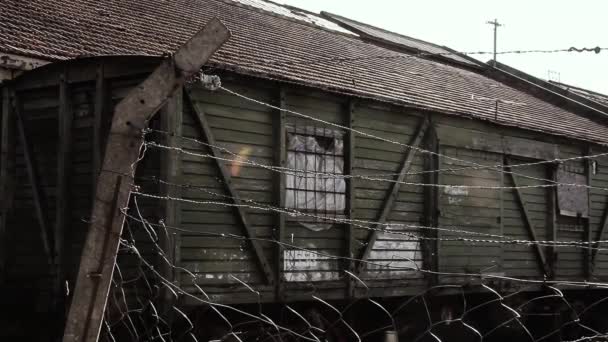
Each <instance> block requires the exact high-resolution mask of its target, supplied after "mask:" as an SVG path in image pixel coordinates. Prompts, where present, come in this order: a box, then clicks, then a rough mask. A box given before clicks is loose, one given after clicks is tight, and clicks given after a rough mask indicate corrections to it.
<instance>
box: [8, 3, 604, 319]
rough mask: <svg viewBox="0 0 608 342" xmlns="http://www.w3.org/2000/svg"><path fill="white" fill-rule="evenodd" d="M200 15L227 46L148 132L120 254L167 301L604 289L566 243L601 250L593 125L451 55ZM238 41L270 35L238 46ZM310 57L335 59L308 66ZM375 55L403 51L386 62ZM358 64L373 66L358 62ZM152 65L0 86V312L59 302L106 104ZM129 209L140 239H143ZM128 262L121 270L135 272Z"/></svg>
mask: <svg viewBox="0 0 608 342" xmlns="http://www.w3.org/2000/svg"><path fill="white" fill-rule="evenodd" d="M208 3H209V5H213V6H215V7H214V9H213V10H210V11H207V10H206V9H197V11H199V12H200V13H199V14H200V18H208V17H210V16H211V14H213V15H217V14H218V13H219V17H220V19H222V20H223V21H225V23H226V25H227V26H228V27H229V28H230V29H231V30H232V31H233V37H234V40H232V41H231V42H229V44H228V45H227V46H226V47H225V48H223V49H222V50H220V51H219V53H218V55H217V56H216V57H214V59H213V61H212V63H210V64H209V65H208V67H207V68H205V70H204V71H205V74H214V75H217V76H219V79H220V80H221V87H220V88H219V89H215V90H208V89H206V88H205V87H204V86H203V84H202V83H201V82H192V83H191V84H189V85H188V86H186V87H183V88H180V89H177V90H176V92H175V95H174V96H173V97H172V99H171V100H170V101H169V103H168V104H167V105H166V106H165V107H163V108H162V109H161V110H160V111H159V114H158V115H157V118H156V119H155V120H153V121H151V122H150V130H145V134H146V141H147V143H146V145H145V147H146V148H145V153H143V159H142V160H141V161H140V162H139V163H138V165H137V169H138V171H137V176H136V177H135V179H134V180H132V181H133V182H134V188H133V191H134V198H135V199H136V200H137V203H135V202H132V204H131V205H130V211H129V213H128V215H130V216H131V218H130V219H129V220H128V223H127V225H128V226H129V227H130V228H129V229H127V230H126V231H127V232H126V233H125V234H132V235H130V236H128V237H127V236H126V237H125V239H127V240H129V239H134V240H136V241H138V243H139V245H137V246H138V247H137V248H138V251H139V252H140V254H138V255H136V258H135V259H137V258H140V257H143V258H144V259H145V260H148V261H149V262H150V263H151V264H152V265H155V266H156V267H158V268H159V270H160V271H159V272H161V273H162V276H163V277H165V278H166V280H169V281H170V282H171V283H172V284H174V285H175V286H176V287H178V288H180V289H182V290H183V291H184V293H185V294H182V295H180V296H179V303H180V305H185V306H187V305H197V304H201V302H200V297H201V291H204V293H205V294H206V295H207V296H208V298H206V299H205V300H209V301H212V302H215V303H223V304H245V303H257V302H258V301H262V302H268V303H275V302H286V301H287V302H296V301H310V300H311V298H312V296H313V295H314V296H315V297H318V298H321V299H323V300H344V299H348V298H353V297H355V298H356V297H363V296H371V297H381V298H403V297H408V296H415V295H417V294H420V293H423V292H425V291H426V290H428V289H429V288H432V287H433V286H436V285H441V284H456V285H459V286H461V285H465V284H471V285H475V284H480V283H482V282H483V283H487V284H491V286H492V287H493V288H496V289H500V290H516V289H520V288H522V287H527V286H529V285H530V283H532V284H542V283H543V282H544V281H548V282H550V281H553V280H556V281H567V282H570V283H571V285H572V286H573V288H578V287H575V286H574V285H581V284H583V283H585V282H589V283H593V282H595V281H598V282H601V281H602V280H603V279H604V278H605V276H606V272H608V270H607V269H606V267H608V264H607V262H608V259H607V257H606V253H605V252H603V251H602V250H601V249H589V248H580V247H581V246H582V247H585V246H587V247H588V246H594V247H599V242H597V243H595V244H592V242H593V241H600V240H602V238H603V235H604V229H605V226H606V221H607V220H606V218H607V213H608V211H607V210H606V208H607V205H608V201H607V198H608V197H607V195H608V193H606V191H605V189H606V188H608V184H607V183H608V157H606V156H604V155H600V156H597V157H594V158H586V157H585V156H589V155H594V154H600V153H603V152H605V148H604V145H605V144H606V143H608V138H607V137H608V135H607V133H608V127H607V126H606V125H605V123H604V122H602V120H603V119H602V118H601V117H599V116H598V117H597V118H594V117H589V116H587V115H585V116H583V115H579V114H578V113H574V112H572V111H569V110H567V109H564V108H562V107H560V106H559V105H558V104H557V103H556V104H552V103H551V102H549V101H545V100H543V99H540V98H539V97H537V96H533V95H530V94H528V93H527V92H525V90H522V89H521V87H520V86H519V84H517V85H513V86H511V85H509V84H506V83H504V82H503V83H501V82H498V81H496V80H494V79H493V78H491V77H488V76H486V75H484V71H483V70H481V69H478V67H477V66H475V65H468V64H467V63H469V62H467V61H466V60H465V61H464V62H463V61H447V62H446V61H440V62H437V61H434V60H429V59H425V58H418V57H412V55H408V54H406V53H403V52H395V51H393V50H389V49H388V48H386V47H384V46H381V45H377V44H373V43H370V42H368V41H366V40H365V39H362V38H361V37H359V36H357V35H354V34H352V33H348V32H346V33H345V32H337V31H336V30H337V29H334V28H330V29H328V28H324V27H318V26H315V25H316V24H314V23H313V24H311V23H302V22H299V21H298V20H299V19H297V20H295V19H289V18H282V17H280V16H279V17H277V16H276V15H269V14H267V13H264V12H260V11H258V10H254V9H251V8H248V7H243V6H234V7H232V6H233V5H231V4H229V3H227V2H223V1H209V2H208ZM197 13H198V12H197ZM171 15H177V16H179V15H178V14H175V13H172V14H171ZM141 20H148V19H146V18H144V19H141ZM201 20H202V19H201ZM241 21H251V22H256V23H264V24H265V25H257V26H255V25H253V26H248V28H247V29H245V28H244V26H246V25H244V24H242V23H241ZM294 25H295V26H296V29H294V28H293V26H294ZM151 26H153V25H151ZM187 31H188V30H184V31H181V33H180V34H185V33H184V32H187ZM279 31H283V32H287V34H288V35H289V37H287V38H290V39H291V40H289V39H286V40H285V41H288V43H284V40H281V39H278V38H276V37H275V36H274V34H275V33H276V32H279ZM256 37H267V38H268V39H275V38H276V39H277V40H273V44H272V45H269V46H265V47H259V46H253V45H255V44H253V45H251V46H250V45H249V44H250V41H255V39H256ZM284 38H285V37H284ZM290 44H296V45H297V46H295V47H294V46H289V45H290ZM319 44H320V45H319ZM169 45H171V44H168V45H162V44H161V45H160V46H161V47H155V48H157V49H161V48H164V47H167V46H169ZM315 46H317V47H318V46H323V48H324V49H325V50H324V51H326V52H327V54H328V55H331V56H341V57H340V59H339V60H338V61H337V62H333V61H327V60H323V58H322V57H323V56H321V55H314V54H312V55H309V54H308V52H307V51H310V50H311V47H315ZM248 48H249V49H251V50H247V49H248ZM286 49H291V50H289V51H292V54H291V55H289V54H283V53H281V52H284V51H287V50H286ZM248 51H249V52H248ZM252 51H253V52H252ZM294 51H295V52H294ZM297 51H300V52H299V53H300V55H297V53H298V52H297ZM155 52H158V51H156V50H155ZM254 52H258V53H257V54H256V53H254ZM99 54H101V53H99ZM148 54H153V52H151V51H148ZM294 54H295V57H294ZM343 54H344V55H346V56H343ZM393 55H398V56H401V57H403V58H388V59H386V57H387V56H388V57H390V56H393ZM366 56H367V57H368V58H374V56H375V57H378V56H379V57H384V58H383V59H382V60H383V62H382V64H377V65H373V66H371V67H370V65H369V64H368V63H369V62H368V59H366V58H365V57H366ZM273 58H274V59H273ZM348 58H350V61H349V60H348ZM358 58H359V59H358ZM269 61H271V62H273V63H274V64H273V63H269ZM302 61H303V62H302ZM307 61H309V62H310V61H313V62H314V63H315V64H314V66H313V67H311V65H309V64H307V63H306V62H307ZM159 62H160V58H156V57H149V56H148V57H145V56H123V57H120V56H113V57H109V56H106V57H91V58H80V59H75V60H68V61H63V62H56V63H52V64H49V65H46V66H43V67H40V68H38V69H35V70H33V71H29V72H26V73H24V74H23V75H21V76H19V77H18V78H16V79H15V80H13V81H10V82H5V83H3V84H2V87H1V90H2V121H1V125H2V126H1V128H2V129H1V132H2V134H1V141H2V158H1V159H0V168H1V169H0V170H1V172H0V186H1V189H2V202H1V204H2V207H1V209H2V211H1V218H2V222H1V224H2V225H1V228H2V229H1V230H0V233H1V235H0V242H1V243H2V248H0V252H1V255H0V267H1V268H0V269H1V270H2V273H1V278H0V280H1V281H2V286H3V288H4V291H3V296H4V298H3V302H4V304H6V305H7V306H11V305H12V307H15V308H16V307H19V306H23V303H27V301H30V302H29V303H28V304H26V305H25V306H26V307H28V308H32V307H37V308H38V311H39V312H41V313H42V314H43V315H46V314H48V307H54V308H57V307H62V305H57V302H62V301H65V302H68V303H69V299H70V293H71V292H70V289H72V288H73V286H74V281H75V278H76V272H77V270H78V262H79V258H80V255H81V253H82V244H83V240H84V236H85V234H86V233H87V229H88V226H89V222H90V221H91V220H94V219H95V218H94V217H91V213H90V212H91V205H92V202H93V199H94V194H93V190H94V186H95V181H96V177H97V174H98V173H99V168H100V163H101V158H102V156H103V154H104V153H107V152H108V151H104V141H105V139H106V135H107V131H108V127H109V122H110V120H111V119H112V113H113V109H114V106H115V105H116V103H117V102H118V101H119V100H120V99H121V98H123V97H124V96H125V95H126V94H127V92H128V91H129V90H130V89H132V88H133V87H135V86H136V85H137V84H139V83H140V82H141V81H142V80H143V79H145V78H146V77H147V76H148V75H149V74H150V72H151V71H152V70H153V69H154V68H155V67H156V66H157V65H158V64H159ZM313 69H314V70H313ZM516 86H517V87H516ZM537 95H538V94H537ZM142 129H144V127H142ZM119 152H120V151H115V153H119ZM129 181H131V180H129ZM556 183H561V184H568V185H562V186H557V185H556ZM138 208H139V209H141V217H140V216H139V213H138V212H137V210H136V209H138ZM144 217H145V218H146V220H147V221H149V223H150V226H148V227H155V229H156V234H157V235H158V236H157V237H150V236H149V235H148V236H146V234H149V233H150V231H149V230H146V226H145V225H142V223H141V222H138V218H139V219H141V218H144ZM159 227H160V228H159ZM165 229H166V230H165ZM165 231H166V232H169V233H168V234H165V233H164V232H165ZM155 245H157V246H160V247H161V248H162V249H163V250H164V253H165V255H164V256H163V257H159V256H158V250H156V249H155V248H156V246H155ZM127 252H129V251H128V249H127V250H125V253H124V254H122V255H121V256H120V260H119V264H118V266H119V267H123V266H124V269H123V271H125V275H127V274H128V270H129V269H130V268H134V269H136V268H137V267H133V266H134V264H133V259H134V258H133V254H132V253H127ZM131 252H132V250H131ZM164 258H167V259H168V260H169V261H170V263H171V265H173V266H174V267H167V266H166V263H165V260H164ZM121 262H123V263H124V264H121ZM135 262H137V260H135ZM121 265H123V266H121ZM135 272H139V270H135ZM363 284H364V285H363ZM580 288H581V289H587V288H588V287H587V286H583V287H580ZM251 289H255V291H252V290H251ZM6 294H10V295H9V296H6ZM188 294H189V295H188ZM11 301H13V303H12V304H11ZM17 311H18V310H15V312H17ZM28 314H31V313H29V312H28ZM58 316H61V315H58ZM28 319H31V317H28Z"/></svg>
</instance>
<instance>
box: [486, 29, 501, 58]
mask: <svg viewBox="0 0 608 342" xmlns="http://www.w3.org/2000/svg"><path fill="white" fill-rule="evenodd" d="M486 24H490V25H493V26H494V58H493V59H492V66H493V67H494V68H496V32H497V31H498V27H500V26H503V24H501V23H499V22H498V19H494V21H487V22H486Z"/></svg>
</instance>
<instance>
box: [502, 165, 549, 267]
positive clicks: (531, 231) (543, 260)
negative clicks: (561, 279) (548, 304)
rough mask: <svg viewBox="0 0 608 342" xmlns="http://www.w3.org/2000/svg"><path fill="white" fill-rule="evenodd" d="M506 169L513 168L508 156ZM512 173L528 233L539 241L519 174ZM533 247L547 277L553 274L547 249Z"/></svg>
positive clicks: (537, 246)
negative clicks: (518, 179) (520, 186)
mask: <svg viewBox="0 0 608 342" xmlns="http://www.w3.org/2000/svg"><path fill="white" fill-rule="evenodd" d="M505 169H506V170H507V171H509V172H510V171H511V168H510V167H509V160H508V159H507V158H505ZM510 175H511V179H512V180H513V185H514V186H515V190H514V191H515V196H516V197H517V203H518V204H519V208H520V210H521V211H522V213H523V216H524V224H525V226H526V229H527V230H528V234H529V235H530V240H532V241H535V242H536V241H538V237H537V235H536V230H535V229H534V223H533V222H532V217H531V216H530V213H529V212H528V208H527V206H526V202H525V200H524V197H523V193H522V191H521V189H519V183H518V182H517V176H515V175H514V174H513V173H510ZM533 248H534V250H535V251H536V256H537V261H538V266H539V268H540V269H541V271H542V272H543V274H544V275H545V276H546V277H551V276H552V274H551V269H550V268H549V265H548V264H547V258H546V257H545V251H544V250H543V248H542V247H541V246H539V245H538V244H534V247H533Z"/></svg>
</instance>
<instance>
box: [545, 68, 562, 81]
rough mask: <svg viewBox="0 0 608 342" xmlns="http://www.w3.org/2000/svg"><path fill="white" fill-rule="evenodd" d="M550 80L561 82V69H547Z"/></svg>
mask: <svg viewBox="0 0 608 342" xmlns="http://www.w3.org/2000/svg"><path fill="white" fill-rule="evenodd" d="M547 76H548V78H549V81H554V82H561V74H560V72H559V71H555V70H547Z"/></svg>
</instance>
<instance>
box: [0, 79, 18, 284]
mask: <svg viewBox="0 0 608 342" xmlns="http://www.w3.org/2000/svg"><path fill="white" fill-rule="evenodd" d="M0 114H1V115H2V118H1V121H0V127H1V129H2V130H1V131H0V284H2V282H3V280H4V271H5V269H6V260H7V256H8V252H7V250H8V249H9V243H8V241H7V240H8V236H9V234H8V228H7V223H8V218H7V216H8V212H9V210H10V208H11V206H12V200H13V182H14V181H13V174H14V166H15V139H14V129H15V121H14V115H13V111H12V97H11V90H10V88H9V87H8V86H5V87H4V88H3V89H2V111H1V112H0Z"/></svg>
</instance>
